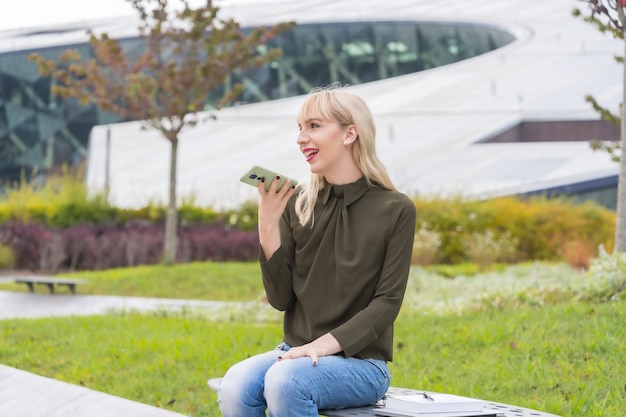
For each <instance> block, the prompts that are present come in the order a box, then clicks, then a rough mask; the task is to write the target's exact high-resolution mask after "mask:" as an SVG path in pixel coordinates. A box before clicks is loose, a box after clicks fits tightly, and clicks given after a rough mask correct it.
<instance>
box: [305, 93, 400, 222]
mask: <svg viewBox="0 0 626 417" xmlns="http://www.w3.org/2000/svg"><path fill="white" fill-rule="evenodd" d="M312 117H319V118H322V119H324V120H332V121H336V122H338V123H339V124H340V125H342V126H344V127H347V126H350V125H354V126H356V129H357V134H358V136H357V139H356V141H355V142H354V147H353V151H352V155H353V157H354V160H355V162H356V164H357V166H358V167H359V169H360V170H361V172H362V173H363V175H364V177H365V180H366V181H367V182H368V184H369V185H370V186H372V185H374V184H375V185H377V186H379V187H382V188H385V189H388V190H394V191H395V189H396V188H395V187H394V185H393V183H392V182H391V179H390V178H389V175H388V174H387V170H386V169H385V167H384V166H383V164H382V162H380V160H379V159H378V156H377V155H376V125H375V123H374V117H373V116H372V112H371V111H370V109H369V107H368V106H367V104H366V103H365V101H364V100H363V99H362V98H361V97H359V96H357V95H355V94H352V93H349V92H347V91H345V90H343V89H341V88H336V87H322V88H317V89H315V90H313V91H312V92H311V93H310V94H309V96H308V97H307V98H306V100H305V101H304V103H303V104H302V107H301V108H300V111H299V112H298V116H297V121H298V123H300V124H303V123H304V121H305V120H307V119H310V118H312ZM323 188H324V177H323V176H322V175H319V174H311V180H310V182H309V183H308V184H305V185H303V186H302V190H301V191H300V194H299V195H298V198H297V200H296V205H295V209H296V214H297V216H298V219H299V220H300V224H301V225H303V226H305V225H307V224H310V225H311V226H312V225H313V222H314V219H313V209H314V208H315V203H316V202H317V195H318V193H319V191H320V190H322V189H323Z"/></svg>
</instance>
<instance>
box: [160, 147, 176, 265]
mask: <svg viewBox="0 0 626 417" xmlns="http://www.w3.org/2000/svg"><path fill="white" fill-rule="evenodd" d="M169 139H170V143H171V144H172V152H171V154H170V193H169V202H168V207H167V216H166V218H165V241H164V242H163V262H164V263H166V264H172V263H174V262H175V261H176V249H177V247H178V209H177V207H176V162H177V160H178V136H177V135H176V136H174V137H172V138H169Z"/></svg>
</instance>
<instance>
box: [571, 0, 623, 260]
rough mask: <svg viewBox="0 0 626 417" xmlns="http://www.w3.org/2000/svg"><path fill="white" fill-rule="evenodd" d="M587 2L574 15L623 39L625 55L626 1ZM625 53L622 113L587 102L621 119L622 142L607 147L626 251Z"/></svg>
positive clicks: (618, 243)
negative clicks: (615, 168) (615, 165)
mask: <svg viewBox="0 0 626 417" xmlns="http://www.w3.org/2000/svg"><path fill="white" fill-rule="evenodd" d="M579 1H581V2H583V3H587V5H588V10H587V14H585V13H583V12H581V11H580V10H579V9H574V16H580V17H583V19H584V20H585V21H586V22H589V23H591V24H593V25H594V26H596V27H597V28H598V30H600V32H602V33H607V32H608V33H610V34H611V35H613V36H614V37H615V38H617V39H621V40H622V41H624V56H626V0H579ZM624 56H622V57H617V58H616V59H617V61H618V62H619V63H621V64H622V66H623V68H624V78H623V82H622V83H623V86H622V91H623V96H622V105H621V109H620V115H619V116H616V115H613V114H612V113H611V112H610V111H609V110H607V109H604V108H602V106H600V105H599V103H598V102H597V101H596V100H595V99H594V98H593V97H591V96H587V98H586V99H587V101H588V102H590V103H591V105H592V106H593V107H594V109H596V110H597V111H599V112H600V114H601V115H602V117H603V118H604V119H605V120H609V121H611V120H613V121H617V120H619V123H620V141H619V145H615V146H611V145H609V146H608V147H605V148H604V149H606V150H608V151H609V153H610V154H611V156H612V157H613V159H615V160H619V164H620V169H619V180H618V185H617V226H616V228H615V251H616V252H626V158H621V157H620V156H621V151H622V150H623V149H626V114H625V108H624V103H626V63H625V61H624Z"/></svg>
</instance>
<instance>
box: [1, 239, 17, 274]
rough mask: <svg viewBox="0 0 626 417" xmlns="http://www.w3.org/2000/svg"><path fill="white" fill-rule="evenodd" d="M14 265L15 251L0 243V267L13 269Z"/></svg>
mask: <svg viewBox="0 0 626 417" xmlns="http://www.w3.org/2000/svg"><path fill="white" fill-rule="evenodd" d="M14 267H15V253H14V252H13V249H11V248H10V247H8V246H5V245H0V269H13V268H14Z"/></svg>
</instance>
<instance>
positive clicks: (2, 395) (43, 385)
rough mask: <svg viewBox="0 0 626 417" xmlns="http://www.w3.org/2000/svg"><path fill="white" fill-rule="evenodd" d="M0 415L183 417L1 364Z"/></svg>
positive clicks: (7, 416)
mask: <svg viewBox="0 0 626 417" xmlns="http://www.w3.org/2000/svg"><path fill="white" fill-rule="evenodd" d="M207 398H208V395H207ZM0 416H2V417H183V415H182V414H178V413H174V412H172V411H168V410H164V409H161V408H158V407H153V406H150V405H146V404H141V403H138V402H134V401H130V400H127V399H125V398H120V397H116V396H114V395H109V394H105V393H103V392H99V391H94V390H92V389H88V388H84V387H81V386H78V385H73V384H68V383H66V382H61V381H57V380H55V379H50V378H46V377H43V376H39V375H35V374H31V373H29V372H24V371H21V370H19V369H15V368H11V367H8V366H4V365H0Z"/></svg>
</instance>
